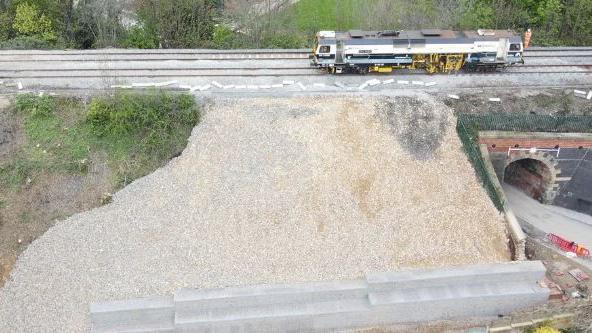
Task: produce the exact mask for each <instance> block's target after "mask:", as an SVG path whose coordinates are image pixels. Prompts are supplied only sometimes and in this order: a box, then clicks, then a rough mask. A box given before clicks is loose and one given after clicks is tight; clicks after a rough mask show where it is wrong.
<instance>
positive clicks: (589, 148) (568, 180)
mask: <svg viewBox="0 0 592 333" xmlns="http://www.w3.org/2000/svg"><path fill="white" fill-rule="evenodd" d="M479 143H480V144H485V145H487V149H488V151H489V155H490V157H491V162H492V163H493V165H494V169H495V171H496V175H497V176H498V179H499V180H500V182H503V181H504V172H505V170H506V168H507V167H508V166H509V165H510V163H512V162H514V161H518V160H521V159H527V158H530V159H534V160H537V161H539V162H541V163H543V164H544V165H546V166H547V169H548V170H549V172H548V173H547V176H548V178H549V179H547V181H546V190H545V191H544V193H543V195H542V196H541V200H542V201H543V202H545V203H549V204H554V205H557V206H561V207H565V208H568V209H572V210H576V211H579V212H582V213H587V214H592V135H590V134H585V133H583V134H578V133H569V134H555V133H518V132H481V133H480V137H479Z"/></svg>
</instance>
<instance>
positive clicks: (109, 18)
mask: <svg viewBox="0 0 592 333" xmlns="http://www.w3.org/2000/svg"><path fill="white" fill-rule="evenodd" d="M75 15H76V26H77V28H76V31H75V32H74V33H75V35H76V40H77V41H78V43H79V44H80V43H82V44H84V45H88V46H89V47H107V46H117V45H118V43H119V41H120V40H121V38H122V37H123V36H124V35H125V29H124V28H123V27H122V26H121V18H122V15H123V4H122V2H121V1H118V0H79V1H78V7H77V8H76V14H75ZM89 44H90V45H89Z"/></svg>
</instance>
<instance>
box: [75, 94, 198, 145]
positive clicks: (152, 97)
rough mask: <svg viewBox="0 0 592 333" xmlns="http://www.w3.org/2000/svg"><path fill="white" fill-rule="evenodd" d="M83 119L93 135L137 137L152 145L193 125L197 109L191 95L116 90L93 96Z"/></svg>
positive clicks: (158, 143) (196, 119)
mask: <svg viewBox="0 0 592 333" xmlns="http://www.w3.org/2000/svg"><path fill="white" fill-rule="evenodd" d="M86 120H87V122H88V123H89V124H90V126H91V132H92V133H93V134H94V135H96V136H99V137H111V138H121V137H130V136H131V137H136V138H138V139H139V140H142V141H143V143H146V144H147V145H148V146H150V147H154V148H155V147H158V146H159V145H160V144H161V143H162V142H164V141H166V140H167V139H169V138H170V136H171V135H174V134H175V133H174V132H175V130H176V129H178V128H179V127H193V126H194V125H195V124H196V123H197V121H198V120H199V111H198V108H197V106H196V105H195V100H194V99H193V96H190V95H183V94H181V95H175V94H171V93H167V92H164V91H152V92H149V93H147V94H141V93H129V92H118V93H116V94H115V95H114V96H112V97H101V98H95V99H93V101H92V102H91V105H90V110H89V113H88V115H87V118H86Z"/></svg>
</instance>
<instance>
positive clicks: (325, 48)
mask: <svg viewBox="0 0 592 333" xmlns="http://www.w3.org/2000/svg"><path fill="white" fill-rule="evenodd" d="M329 52H331V46H329V45H323V46H321V48H320V49H319V53H329Z"/></svg>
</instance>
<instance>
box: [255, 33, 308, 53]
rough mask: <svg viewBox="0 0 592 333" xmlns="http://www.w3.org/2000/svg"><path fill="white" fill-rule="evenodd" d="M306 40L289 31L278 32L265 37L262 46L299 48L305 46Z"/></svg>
mask: <svg viewBox="0 0 592 333" xmlns="http://www.w3.org/2000/svg"><path fill="white" fill-rule="evenodd" d="M305 45H306V41H305V40H304V38H302V37H301V36H300V35H298V34H296V33H289V32H278V33H274V34H271V35H268V36H265V37H263V39H262V41H261V47H262V48H264V49H267V48H270V49H297V48H301V47H304V46H305Z"/></svg>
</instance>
